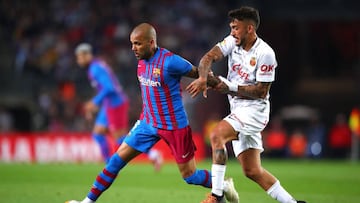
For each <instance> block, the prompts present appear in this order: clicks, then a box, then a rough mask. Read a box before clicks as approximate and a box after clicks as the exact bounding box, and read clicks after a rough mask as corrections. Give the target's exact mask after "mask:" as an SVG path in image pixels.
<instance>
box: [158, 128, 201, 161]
mask: <svg viewBox="0 0 360 203" xmlns="http://www.w3.org/2000/svg"><path fill="white" fill-rule="evenodd" d="M158 135H159V137H160V138H161V139H163V140H164V141H165V142H166V144H167V145H168V146H169V147H170V149H171V152H172V154H173V156H174V158H175V160H176V163H178V164H182V163H187V162H189V161H190V160H191V159H192V158H194V156H195V151H196V146H195V143H194V141H193V139H192V132H191V127H190V126H187V127H185V128H182V129H177V130H162V129H158Z"/></svg>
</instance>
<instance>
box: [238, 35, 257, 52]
mask: <svg viewBox="0 0 360 203" xmlns="http://www.w3.org/2000/svg"><path fill="white" fill-rule="evenodd" d="M260 40H261V39H260V38H259V37H258V36H256V41H255V43H254V44H253V45H252V47H251V48H250V49H249V51H246V50H245V49H243V47H242V46H241V47H240V50H241V51H246V52H252V51H254V50H255V49H256V47H257V46H258V45H259V43H260Z"/></svg>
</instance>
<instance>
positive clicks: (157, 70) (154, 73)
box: [153, 68, 161, 78]
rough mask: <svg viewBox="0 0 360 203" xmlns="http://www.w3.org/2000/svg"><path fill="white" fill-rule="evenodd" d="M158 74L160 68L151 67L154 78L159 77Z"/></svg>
mask: <svg viewBox="0 0 360 203" xmlns="http://www.w3.org/2000/svg"><path fill="white" fill-rule="evenodd" d="M160 74H161V69H160V68H154V69H153V76H154V78H158V77H160Z"/></svg>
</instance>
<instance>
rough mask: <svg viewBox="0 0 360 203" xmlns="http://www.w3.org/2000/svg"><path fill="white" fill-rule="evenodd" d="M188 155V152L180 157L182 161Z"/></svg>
mask: <svg viewBox="0 0 360 203" xmlns="http://www.w3.org/2000/svg"><path fill="white" fill-rule="evenodd" d="M189 154H190V152H188V153H186V154H184V155H182V156H181V157H182V158H183V159H185V158H186V157H187V156H189Z"/></svg>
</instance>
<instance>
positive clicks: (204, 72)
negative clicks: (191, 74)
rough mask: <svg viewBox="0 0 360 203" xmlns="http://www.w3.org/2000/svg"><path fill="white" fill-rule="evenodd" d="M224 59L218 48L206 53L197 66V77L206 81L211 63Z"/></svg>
mask: <svg viewBox="0 0 360 203" xmlns="http://www.w3.org/2000/svg"><path fill="white" fill-rule="evenodd" d="M222 58H224V56H223V54H222V52H221V50H220V48H219V47H218V46H214V47H213V48H212V49H211V50H210V51H209V52H208V53H206V54H205V55H204V56H203V57H202V58H201V60H200V64H199V77H201V78H204V79H206V78H207V77H208V74H209V72H210V69H211V65H212V63H213V62H216V61H219V60H221V59H222Z"/></svg>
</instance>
